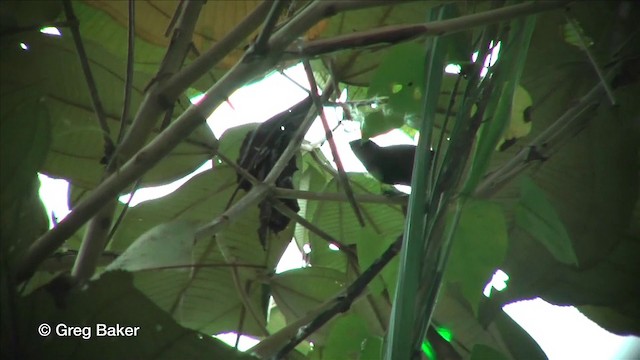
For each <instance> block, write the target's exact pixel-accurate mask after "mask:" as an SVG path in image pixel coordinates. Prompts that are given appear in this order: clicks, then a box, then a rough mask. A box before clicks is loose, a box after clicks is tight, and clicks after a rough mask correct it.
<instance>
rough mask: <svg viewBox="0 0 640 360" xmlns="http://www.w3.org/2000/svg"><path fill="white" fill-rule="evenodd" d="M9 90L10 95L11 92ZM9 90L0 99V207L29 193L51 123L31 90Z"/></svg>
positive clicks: (45, 149)
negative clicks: (0, 187)
mask: <svg viewBox="0 0 640 360" xmlns="http://www.w3.org/2000/svg"><path fill="white" fill-rule="evenodd" d="M11 90H13V92H11ZM11 90H9V84H4V83H3V84H2V95H1V97H0V99H1V100H0V147H1V148H0V150H1V152H0V154H1V155H0V156H1V160H2V162H1V164H2V172H1V173H0V183H1V185H2V189H3V191H2V206H3V207H5V206H9V205H10V204H13V203H14V202H15V201H17V200H18V199H19V198H20V197H21V196H22V194H23V193H24V192H27V191H30V186H31V181H33V179H34V178H35V177H36V173H37V171H38V170H40V168H41V167H42V165H43V163H44V159H45V158H46V156H47V154H48V153H49V145H50V143H51V120H50V117H49V112H48V111H47V107H46V104H45V100H44V99H43V97H42V95H41V94H40V93H39V92H38V91H37V90H36V89H35V88H34V87H26V88H22V89H15V88H14V89H11Z"/></svg>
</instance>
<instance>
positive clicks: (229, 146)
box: [218, 123, 259, 161]
mask: <svg viewBox="0 0 640 360" xmlns="http://www.w3.org/2000/svg"><path fill="white" fill-rule="evenodd" d="M258 125H259V124H257V123H250V124H244V125H240V126H236V127H232V128H229V129H227V130H226V131H225V132H224V133H223V134H222V136H220V147H219V148H218V151H220V153H222V155H224V156H226V157H227V158H229V159H231V160H233V161H237V160H238V158H239V156H240V147H241V146H242V142H243V141H244V139H245V137H246V136H247V134H248V133H249V132H250V131H253V130H255V129H256V128H257V127H258Z"/></svg>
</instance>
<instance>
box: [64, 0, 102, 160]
mask: <svg viewBox="0 0 640 360" xmlns="http://www.w3.org/2000/svg"><path fill="white" fill-rule="evenodd" d="M63 5H64V13H65V16H66V18H67V23H68V24H69V25H70V29H71V34H72V36H73V42H74V44H75V46H76V50H77V51H78V59H79V60H80V67H81V68H82V73H83V74H84V78H85V81H86V82H87V87H88V88H89V95H90V97H91V103H92V104H93V110H94V112H95V115H96V118H97V120H98V124H100V129H101V130H102V138H103V140H104V154H103V155H104V157H105V159H109V158H110V157H111V155H112V154H113V151H114V149H115V146H114V144H113V140H111V132H110V130H109V125H108V124H107V117H106V115H105V111H104V107H103V106H102V101H101V100H100V95H99V94H98V87H97V85H96V80H95V79H94V77H93V73H92V72H91V66H90V65H89V57H88V56H87V51H86V50H85V48H84V43H83V42H82V36H81V35H80V26H79V25H80V24H79V22H78V18H76V14H75V12H74V11H73V5H72V4H71V0H64V1H63Z"/></svg>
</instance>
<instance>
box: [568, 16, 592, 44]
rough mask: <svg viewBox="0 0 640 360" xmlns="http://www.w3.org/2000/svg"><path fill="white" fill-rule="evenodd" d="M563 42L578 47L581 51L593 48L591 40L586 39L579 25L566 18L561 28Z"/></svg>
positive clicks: (573, 20)
mask: <svg viewBox="0 0 640 360" xmlns="http://www.w3.org/2000/svg"><path fill="white" fill-rule="evenodd" d="M562 31H563V36H564V41H566V42H567V43H568V44H571V45H573V46H576V47H578V48H579V49H581V50H586V49H585V47H587V48H589V47H591V46H593V44H594V43H593V40H592V39H591V38H590V37H588V36H587V35H586V34H585V32H584V29H583V28H582V26H580V23H579V22H578V21H576V20H575V19H572V18H568V21H567V23H566V24H564V26H562Z"/></svg>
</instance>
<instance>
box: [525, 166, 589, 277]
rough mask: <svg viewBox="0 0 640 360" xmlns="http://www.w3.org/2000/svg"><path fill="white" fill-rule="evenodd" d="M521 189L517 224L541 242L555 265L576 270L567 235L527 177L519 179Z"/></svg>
mask: <svg viewBox="0 0 640 360" xmlns="http://www.w3.org/2000/svg"><path fill="white" fill-rule="evenodd" d="M520 188H521V191H522V192H521V195H520V201H519V202H518V205H517V206H516V224H518V226H520V227H521V228H522V229H524V230H525V231H527V232H528V233H529V234H530V235H531V236H533V237H534V238H535V239H536V240H538V241H540V242H541V243H542V244H543V245H544V246H545V247H546V248H547V250H549V252H551V254H553V256H554V257H555V258H556V259H557V260H558V261H560V262H563V263H565V264H569V265H576V266H577V265H578V258H577V257H576V254H575V252H574V250H573V244H572V243H571V239H570V238H569V234H567V230H566V229H565V227H564V224H563V223H562V220H560V217H559V216H558V213H557V212H556V210H555V209H554V207H553V205H552V204H551V203H550V202H549V200H548V199H547V196H546V194H545V193H544V191H542V190H541V189H540V188H539V187H538V186H537V185H536V184H535V183H534V182H533V180H531V178H529V177H526V176H524V177H522V180H521V181H520Z"/></svg>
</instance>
